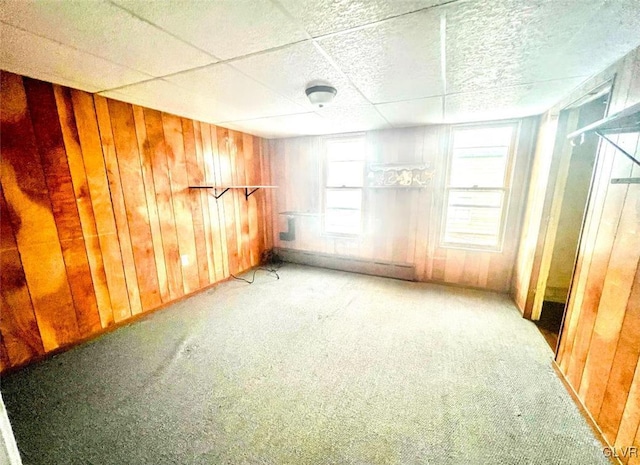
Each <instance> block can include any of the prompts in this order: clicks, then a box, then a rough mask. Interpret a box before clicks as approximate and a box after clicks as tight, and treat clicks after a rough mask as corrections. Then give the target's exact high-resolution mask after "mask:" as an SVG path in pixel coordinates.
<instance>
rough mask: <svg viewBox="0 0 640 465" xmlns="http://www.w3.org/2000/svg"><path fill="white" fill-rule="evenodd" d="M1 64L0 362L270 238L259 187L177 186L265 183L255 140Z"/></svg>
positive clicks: (90, 327)
mask: <svg viewBox="0 0 640 465" xmlns="http://www.w3.org/2000/svg"><path fill="white" fill-rule="evenodd" d="M1 77H2V86H1V88H0V93H1V95H0V98H1V100H2V109H1V117H2V119H1V123H2V171H1V173H2V177H1V190H0V194H1V195H0V207H1V208H0V210H1V211H0V215H1V219H2V221H0V225H1V226H2V231H1V232H0V266H1V270H2V273H1V275H0V276H1V283H0V284H1V288H0V295H1V297H2V299H1V304H2V309H1V312H0V370H5V369H7V368H9V367H16V366H21V365H24V364H26V363H28V362H29V361H31V360H34V359H37V358H39V357H42V356H43V355H46V353H47V352H50V351H52V350H55V349H58V348H60V347H64V346H69V345H72V344H74V343H76V342H78V341H80V340H82V339H84V338H87V337H89V336H92V335H95V334H98V333H100V332H102V331H104V330H105V329H106V328H108V327H109V326H111V325H113V324H114V323H120V322H123V321H126V320H127V319H129V318H131V317H132V316H133V315H135V314H138V313H141V312H143V311H149V310H152V309H155V308H158V307H160V306H161V305H163V304H166V303H170V302H171V301H174V300H176V299H178V298H180V297H182V296H184V295H185V294H189V293H192V292H196V291H198V290H200V289H203V288H205V287H207V286H209V285H211V284H214V283H216V282H218V281H220V280H222V279H225V278H226V277H228V276H229V270H233V271H234V272H236V273H237V272H242V271H243V270H245V269H247V268H248V267H250V266H253V265H256V264H258V262H259V256H260V254H261V253H262V252H263V251H264V250H265V249H266V247H268V246H270V244H272V243H273V241H272V239H271V238H270V237H269V235H270V234H271V231H272V227H271V216H265V215H267V214H269V213H270V211H271V209H270V206H269V205H268V204H269V203H270V202H271V198H270V197H269V196H267V195H265V194H264V193H262V192H260V193H257V194H254V196H252V197H251V198H250V200H249V202H247V201H246V200H245V198H244V193H243V191H236V192H235V193H233V194H227V195H226V196H225V197H226V199H224V200H223V199H220V200H215V198H214V197H213V196H212V195H209V193H208V192H203V191H201V190H191V189H189V185H190V184H192V183H202V182H207V183H209V182H222V181H223V180H224V181H225V182H228V183H231V182H238V183H241V184H244V183H245V181H246V180H249V179H250V180H251V181H252V182H254V181H256V182H258V181H259V182H263V183H265V184H271V182H270V178H269V176H268V171H265V170H264V162H265V159H267V160H268V157H266V158H265V157H263V155H262V154H261V153H259V151H258V150H256V147H262V145H263V141H262V140H261V139H259V138H254V137H253V136H248V135H246V134H242V133H239V132H235V131H232V132H229V131H228V130H226V129H221V128H217V127H215V126H212V125H209V124H205V123H200V122H197V121H191V120H187V119H184V118H179V117H177V116H174V115H169V114H164V113H160V112H157V111H154V110H149V109H146V108H142V107H138V106H135V105H130V104H126V103H122V102H118V101H115V100H109V99H106V98H103V97H100V96H95V95H91V94H88V93H85V92H81V91H78V90H73V89H68V88H66V87H61V86H57V85H56V86H54V85H52V84H49V83H46V82H42V81H37V80H33V79H29V78H23V77H22V76H18V75H15V74H12V73H6V72H2V76H1ZM218 133H220V134H222V138H221V139H219V138H218ZM220 140H222V142H223V144H224V150H222V158H223V160H222V161H221V160H220V156H219V141H220ZM225 206H227V208H226V209H225V208H224V207H225ZM221 226H222V227H221ZM227 233H228V235H229V236H230V237H231V238H232V242H231V243H229V244H227V243H226V241H227V239H226V238H227ZM229 252H232V256H229ZM183 257H184V258H183ZM230 264H231V265H230Z"/></svg>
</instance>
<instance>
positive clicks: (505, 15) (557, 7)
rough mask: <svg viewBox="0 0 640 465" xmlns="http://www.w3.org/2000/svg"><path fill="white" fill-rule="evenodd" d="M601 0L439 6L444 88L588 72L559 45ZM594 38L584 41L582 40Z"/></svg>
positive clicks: (487, 1)
mask: <svg viewBox="0 0 640 465" xmlns="http://www.w3.org/2000/svg"><path fill="white" fill-rule="evenodd" d="M601 3H602V0H591V1H590V2H589V5H587V4H586V3H585V2H584V1H583V0H539V1H536V2H531V1H529V0H507V1H505V0H484V1H480V2H466V3H462V4H454V5H451V6H450V7H446V8H443V11H446V21H447V27H446V38H445V43H446V58H447V63H446V68H447V73H446V75H447V78H446V79H447V91H448V92H452V93H456V92H469V91H473V90H479V89H485V88H495V87H502V86H504V87H506V86H513V85H518V84H527V83H531V82H537V81H545V80H550V79H560V78H569V77H576V76H588V75H590V74H592V73H593V69H591V70H589V69H576V68H575V67H571V66H568V65H567V62H566V61H565V60H564V59H565V58H566V57H565V56H563V54H560V55H559V51H560V50H562V48H563V46H564V45H565V44H567V43H568V42H570V41H571V39H572V37H574V36H575V34H576V33H578V32H579V31H580V29H581V28H583V27H584V26H585V24H588V22H589V21H590V20H591V18H592V17H593V16H594V15H596V13H597V11H598V8H599V5H600V4H601ZM594 44H595V42H593V41H588V42H587V43H585V44H584V46H586V47H588V48H591V47H593V45H594ZM558 57H560V58H561V59H560V60H558V59H557V58H558ZM609 62H610V61H609Z"/></svg>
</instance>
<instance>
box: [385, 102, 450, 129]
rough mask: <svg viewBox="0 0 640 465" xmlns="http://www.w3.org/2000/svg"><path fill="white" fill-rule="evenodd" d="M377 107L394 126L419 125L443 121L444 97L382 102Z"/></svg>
mask: <svg viewBox="0 0 640 465" xmlns="http://www.w3.org/2000/svg"><path fill="white" fill-rule="evenodd" d="M376 109H377V110H378V111H379V112H380V113H382V116H384V117H385V119H386V120H387V121H389V123H391V124H392V125H394V126H397V127H402V126H417V125H420V124H437V123H441V122H442V117H443V115H442V97H429V98H422V99H417V100H404V101H402V102H390V103H380V104H378V105H376Z"/></svg>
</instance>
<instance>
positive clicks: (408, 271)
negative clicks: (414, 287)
mask: <svg viewBox="0 0 640 465" xmlns="http://www.w3.org/2000/svg"><path fill="white" fill-rule="evenodd" d="M276 251H277V253H278V256H279V257H280V259H281V260H282V261H284V262H289V263H299V264H301V265H309V266H317V267H319V268H329V269H332V270H341V271H351V272H353V273H362V274H369V275H374V276H384V277H387V278H396V279H403V280H405V281H415V280H416V271H415V266H414V265H412V264H407V263H393V262H383V261H371V260H363V259H359V258H354V257H344V256H340V255H329V254H323V253H318V252H305V251H303V250H293V249H286V248H278V249H276Z"/></svg>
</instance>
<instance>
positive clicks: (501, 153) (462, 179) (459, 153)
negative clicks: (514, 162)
mask: <svg viewBox="0 0 640 465" xmlns="http://www.w3.org/2000/svg"><path fill="white" fill-rule="evenodd" d="M507 156H508V147H482V148H478V149H469V148H467V149H454V150H453V154H452V158H451V173H450V178H449V185H450V186H452V187H474V186H477V187H502V186H503V184H504V178H505V170H506V168H507Z"/></svg>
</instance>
